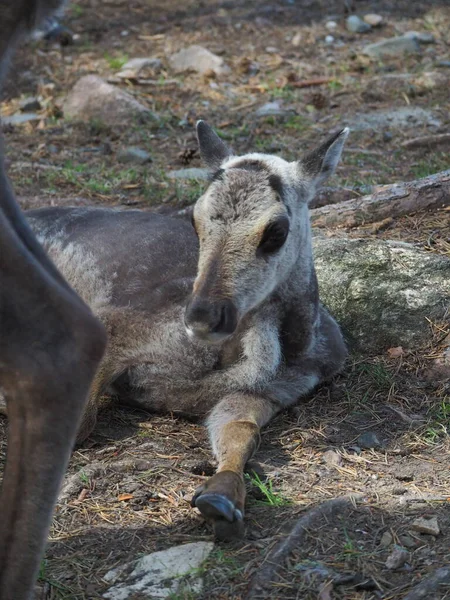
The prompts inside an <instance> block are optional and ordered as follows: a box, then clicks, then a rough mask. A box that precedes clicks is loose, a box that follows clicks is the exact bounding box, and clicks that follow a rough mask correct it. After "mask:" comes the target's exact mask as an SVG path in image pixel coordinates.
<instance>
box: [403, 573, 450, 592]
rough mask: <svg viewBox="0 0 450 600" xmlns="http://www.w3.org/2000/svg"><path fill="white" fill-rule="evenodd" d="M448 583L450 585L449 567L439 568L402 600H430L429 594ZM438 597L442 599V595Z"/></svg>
mask: <svg viewBox="0 0 450 600" xmlns="http://www.w3.org/2000/svg"><path fill="white" fill-rule="evenodd" d="M448 583H450V566H448V567H441V568H440V569H437V570H436V571H434V573H432V574H431V575H429V576H428V577H426V578H425V579H424V580H423V581H421V582H420V583H419V584H418V585H416V586H415V587H414V588H413V589H412V590H411V591H410V592H409V593H408V594H406V596H405V597H404V598H403V600H431V598H432V596H431V594H432V593H433V592H436V591H439V587H440V586H441V585H445V584H448ZM443 591H444V590H442V592H443ZM440 597H442V598H443V597H444V595H442V596H440Z"/></svg>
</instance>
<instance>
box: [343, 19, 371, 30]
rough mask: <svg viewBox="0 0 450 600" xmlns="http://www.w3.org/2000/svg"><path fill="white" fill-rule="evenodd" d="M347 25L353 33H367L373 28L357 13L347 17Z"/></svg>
mask: <svg viewBox="0 0 450 600" xmlns="http://www.w3.org/2000/svg"><path fill="white" fill-rule="evenodd" d="M345 26H346V27H347V29H348V31H351V32H352V33H366V32H367V31H370V30H371V29H372V27H371V26H370V25H369V23H365V22H364V21H363V20H362V19H360V18H359V17H357V16H356V15H350V16H349V17H347V20H346V21H345Z"/></svg>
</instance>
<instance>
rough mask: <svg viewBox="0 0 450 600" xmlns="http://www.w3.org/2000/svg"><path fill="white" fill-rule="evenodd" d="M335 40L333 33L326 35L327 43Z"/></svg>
mask: <svg viewBox="0 0 450 600" xmlns="http://www.w3.org/2000/svg"><path fill="white" fill-rule="evenodd" d="M333 42H334V37H333V36H332V35H327V36H325V43H326V44H332V43H333Z"/></svg>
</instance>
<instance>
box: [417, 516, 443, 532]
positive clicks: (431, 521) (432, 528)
mask: <svg viewBox="0 0 450 600" xmlns="http://www.w3.org/2000/svg"><path fill="white" fill-rule="evenodd" d="M411 527H412V529H414V531H418V532H419V533H426V534H428V535H434V536H437V535H439V534H440V532H441V530H440V529H439V523H438V520H437V517H419V518H418V519H415V520H414V521H413V524H412V525H411Z"/></svg>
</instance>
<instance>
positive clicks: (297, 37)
mask: <svg viewBox="0 0 450 600" xmlns="http://www.w3.org/2000/svg"><path fill="white" fill-rule="evenodd" d="M301 42H302V34H301V33H300V32H297V33H296V34H295V35H294V37H293V38H292V45H293V46H295V47H296V48H297V47H298V46H300V44H301Z"/></svg>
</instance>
